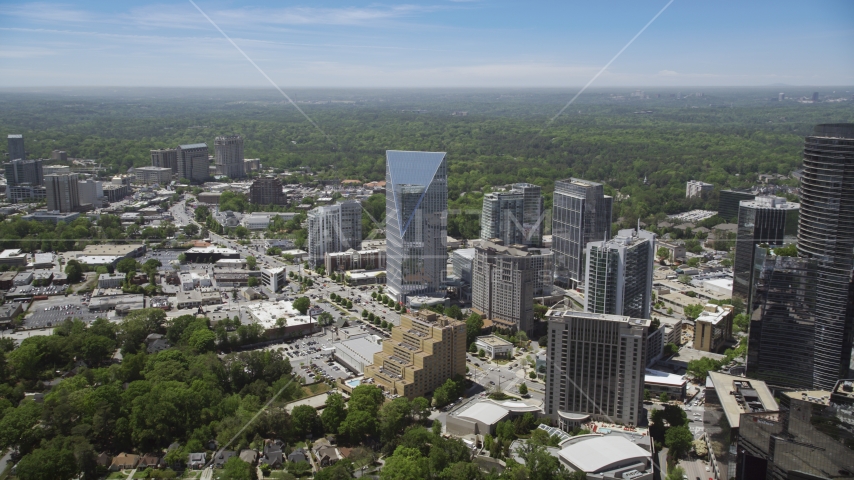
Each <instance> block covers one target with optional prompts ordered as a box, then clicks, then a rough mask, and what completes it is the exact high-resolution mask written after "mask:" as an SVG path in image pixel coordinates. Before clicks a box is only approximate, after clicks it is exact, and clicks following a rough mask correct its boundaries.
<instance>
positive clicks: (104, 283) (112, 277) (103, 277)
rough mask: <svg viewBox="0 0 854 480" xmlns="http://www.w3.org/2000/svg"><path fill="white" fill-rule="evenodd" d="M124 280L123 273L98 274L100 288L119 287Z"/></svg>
mask: <svg viewBox="0 0 854 480" xmlns="http://www.w3.org/2000/svg"><path fill="white" fill-rule="evenodd" d="M124 281H125V275H124V274H123V273H118V272H117V273H102V274H100V275H98V288H119V287H121V286H122V282H124Z"/></svg>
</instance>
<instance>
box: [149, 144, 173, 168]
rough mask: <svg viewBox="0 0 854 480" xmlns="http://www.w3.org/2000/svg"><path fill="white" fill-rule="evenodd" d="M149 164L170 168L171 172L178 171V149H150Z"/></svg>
mask: <svg viewBox="0 0 854 480" xmlns="http://www.w3.org/2000/svg"><path fill="white" fill-rule="evenodd" d="M151 166H152V167H160V168H171V169H172V173H178V149H177V148H164V149H160V150H151Z"/></svg>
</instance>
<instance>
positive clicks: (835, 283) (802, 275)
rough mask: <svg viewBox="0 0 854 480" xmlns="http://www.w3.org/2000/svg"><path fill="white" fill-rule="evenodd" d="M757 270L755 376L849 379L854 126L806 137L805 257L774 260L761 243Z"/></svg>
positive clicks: (824, 382) (853, 325) (828, 382)
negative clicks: (767, 254) (766, 253)
mask: <svg viewBox="0 0 854 480" xmlns="http://www.w3.org/2000/svg"><path fill="white" fill-rule="evenodd" d="M736 261H738V257H736ZM754 268H755V270H754V274H753V275H754V280H753V286H752V288H753V291H752V295H751V300H750V301H749V308H750V309H751V310H750V314H751V322H750V340H749V344H748V358H747V371H748V374H749V375H755V376H757V377H758V378H762V379H766V380H767V381H768V382H769V383H772V384H777V385H784V386H800V387H804V388H818V389H830V388H832V387H833V386H834V385H835V384H836V381H837V380H839V379H840V378H845V377H847V376H848V375H849V371H850V368H851V360H852V352H851V349H852V343H854V342H852V337H854V283H852V273H854V124H828V125H817V126H816V127H815V131H814V134H813V135H811V136H809V137H806V141H805V142H804V171H803V176H802V177H801V208H800V215H799V221H798V257H797V258H792V257H775V256H773V255H771V256H767V257H766V255H765V254H764V249H762V248H761V247H758V248H757V249H756V251H755V261H754ZM810 376H811V378H810Z"/></svg>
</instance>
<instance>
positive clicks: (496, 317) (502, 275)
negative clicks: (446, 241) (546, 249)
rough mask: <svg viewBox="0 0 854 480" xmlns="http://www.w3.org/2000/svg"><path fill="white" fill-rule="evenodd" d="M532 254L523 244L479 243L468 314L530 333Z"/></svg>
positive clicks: (532, 323) (532, 280)
mask: <svg viewBox="0 0 854 480" xmlns="http://www.w3.org/2000/svg"><path fill="white" fill-rule="evenodd" d="M533 259H534V255H533V254H532V253H530V252H528V248H527V247H525V246H523V245H510V246H507V247H505V246H503V245H499V244H497V243H493V242H488V241H483V242H480V244H479V245H478V246H477V247H475V256H474V262H473V264H472V295H471V296H472V302H471V306H472V311H474V312H476V313H478V314H479V315H482V316H483V317H485V318H487V319H489V320H492V321H493V322H494V323H495V325H496V326H498V327H501V328H508V329H510V328H512V329H516V331H520V332H525V333H526V334H527V335H528V336H532V335H533V333H534V332H533V331H534V281H535V277H536V275H537V273H538V271H537V269H536V268H535V265H534V260H533Z"/></svg>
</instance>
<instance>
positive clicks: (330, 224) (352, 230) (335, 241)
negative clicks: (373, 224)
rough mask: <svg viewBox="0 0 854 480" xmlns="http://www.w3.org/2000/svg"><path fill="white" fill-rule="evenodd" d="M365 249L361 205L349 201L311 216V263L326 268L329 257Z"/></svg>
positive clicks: (321, 208) (313, 266)
mask: <svg viewBox="0 0 854 480" xmlns="http://www.w3.org/2000/svg"><path fill="white" fill-rule="evenodd" d="M361 248H362V204H360V203H359V202H357V201H347V202H343V203H338V204H336V205H329V206H325V207H317V208H315V209H313V210H311V211H309V212H308V263H309V264H310V265H311V267H312V268H315V267H318V266H320V265H325V264H326V263H325V255H326V254H327V253H337V252H344V251H347V250H350V249H353V250H361Z"/></svg>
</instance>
